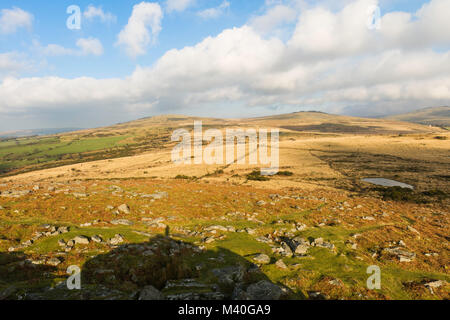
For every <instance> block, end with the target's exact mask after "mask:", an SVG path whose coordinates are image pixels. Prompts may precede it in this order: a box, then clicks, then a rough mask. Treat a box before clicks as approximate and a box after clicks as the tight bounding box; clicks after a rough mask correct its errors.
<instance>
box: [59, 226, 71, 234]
mask: <svg viewBox="0 0 450 320" xmlns="http://www.w3.org/2000/svg"><path fill="white" fill-rule="evenodd" d="M57 231H58V232H60V233H67V232H69V227H59V228H58V230H57Z"/></svg>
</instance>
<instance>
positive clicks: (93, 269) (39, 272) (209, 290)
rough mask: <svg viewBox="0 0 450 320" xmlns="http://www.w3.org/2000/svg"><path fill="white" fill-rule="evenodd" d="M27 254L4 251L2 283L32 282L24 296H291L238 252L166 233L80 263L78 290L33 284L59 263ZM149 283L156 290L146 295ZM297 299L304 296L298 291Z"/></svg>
mask: <svg viewBox="0 0 450 320" xmlns="http://www.w3.org/2000/svg"><path fill="white" fill-rule="evenodd" d="M25 259H26V257H25V256H24V255H23V254H19V253H18V254H11V253H1V254H0V274H1V276H0V281H1V283H2V285H3V287H8V283H9V284H10V285H12V284H17V283H18V282H22V284H23V287H24V288H26V286H29V287H28V288H26V290H25V293H23V292H22V293H21V296H22V297H21V299H30V300H43V299H44V300H137V299H142V300H154V299H165V300H230V299H234V300H277V299H290V298H292V297H293V293H292V292H290V291H289V290H288V289H287V288H284V287H283V286H282V285H280V284H274V283H272V282H271V281H270V280H269V278H268V277H267V276H266V275H265V274H264V273H263V272H262V271H261V270H260V268H259V267H258V266H256V265H255V264H253V263H251V262H249V261H248V260H246V259H245V258H244V257H242V256H240V255H238V254H235V253H233V252H231V251H229V250H227V249H224V248H215V249H213V250H202V249H200V248H199V247H197V246H195V245H193V244H191V243H187V242H183V241H180V240H175V239H173V238H171V237H169V236H167V235H166V236H162V235H159V236H156V237H153V238H151V239H149V241H148V242H143V243H135V244H123V245H119V246H117V247H115V248H114V249H112V250H111V251H110V252H108V253H105V254H100V255H97V256H95V257H93V258H91V259H90V260H87V261H86V262H85V263H84V265H83V266H81V289H80V290H69V289H67V283H66V281H61V280H63V279H61V278H59V280H60V283H59V284H57V285H56V286H55V285H53V287H51V285H50V284H49V283H47V285H46V286H45V285H44V286H42V285H40V286H38V287H33V283H38V282H42V281H43V279H47V278H48V277H49V274H50V275H51V274H52V272H54V271H55V270H56V268H54V267H46V266H45V267H44V266H34V265H31V266H29V265H28V264H26V263H24V262H23V261H25ZM15 264H17V265H22V264H23V266H21V267H16V268H18V269H15V271H14V272H13V273H9V271H8V270H9V269H8V268H10V267H11V266H12V265H15ZM5 275H7V277H5ZM53 280H54V278H53ZM53 283H55V281H54V282H53ZM150 287H152V288H150ZM149 288H150V291H151V292H153V293H154V292H156V293H157V295H156V296H155V295H154V294H153V295H151V296H148V295H145V294H144V293H145V292H148V290H149ZM153 288H154V289H155V290H153ZM152 290H153V291H152ZM3 291H5V290H3ZM0 293H1V291H0ZM2 298H3V299H19V293H18V290H13V291H11V292H9V291H6V293H5V295H4V296H3V297H2ZM295 298H297V299H298V298H300V299H302V298H304V297H303V296H302V297H299V296H298V294H296V297H295Z"/></svg>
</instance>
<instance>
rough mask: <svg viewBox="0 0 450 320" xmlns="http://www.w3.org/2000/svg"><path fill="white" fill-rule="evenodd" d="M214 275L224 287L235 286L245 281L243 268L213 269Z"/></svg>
mask: <svg viewBox="0 0 450 320" xmlns="http://www.w3.org/2000/svg"><path fill="white" fill-rule="evenodd" d="M212 273H213V274H214V276H216V277H217V279H218V280H219V283H221V284H224V285H234V284H235V283H240V282H242V281H243V279H244V275H245V269H244V267H242V266H228V267H225V268H220V269H213V270H212Z"/></svg>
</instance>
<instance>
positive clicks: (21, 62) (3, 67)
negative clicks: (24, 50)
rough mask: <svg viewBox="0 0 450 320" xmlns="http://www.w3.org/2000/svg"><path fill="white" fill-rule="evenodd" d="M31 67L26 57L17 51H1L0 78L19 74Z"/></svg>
mask: <svg viewBox="0 0 450 320" xmlns="http://www.w3.org/2000/svg"><path fill="white" fill-rule="evenodd" d="M30 68H31V64H30V63H29V62H28V61H26V60H25V57H24V56H23V55H21V54H19V53H17V52H6V53H0V79H3V78H4V77H10V76H17V75H18V74H19V73H20V72H22V71H25V70H28V69H30Z"/></svg>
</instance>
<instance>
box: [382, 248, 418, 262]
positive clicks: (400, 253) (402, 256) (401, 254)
mask: <svg viewBox="0 0 450 320" xmlns="http://www.w3.org/2000/svg"><path fill="white" fill-rule="evenodd" d="M383 251H384V252H386V253H388V254H390V255H394V256H397V258H398V259H399V260H400V262H411V261H412V260H414V259H415V258H416V254H415V253H414V252H409V251H406V250H404V249H402V248H400V247H396V248H385V249H384V250H383Z"/></svg>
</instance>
